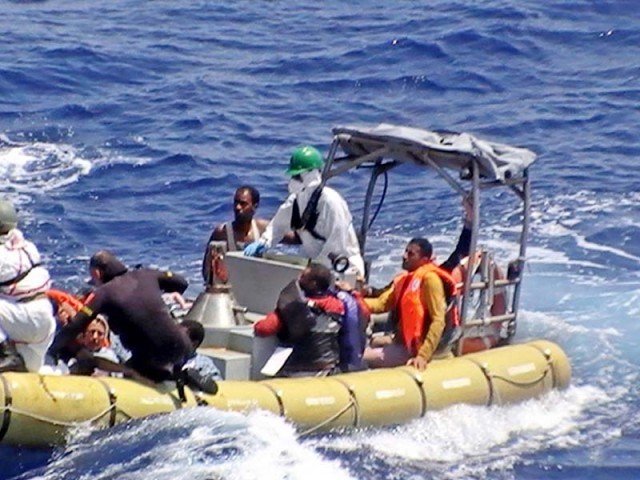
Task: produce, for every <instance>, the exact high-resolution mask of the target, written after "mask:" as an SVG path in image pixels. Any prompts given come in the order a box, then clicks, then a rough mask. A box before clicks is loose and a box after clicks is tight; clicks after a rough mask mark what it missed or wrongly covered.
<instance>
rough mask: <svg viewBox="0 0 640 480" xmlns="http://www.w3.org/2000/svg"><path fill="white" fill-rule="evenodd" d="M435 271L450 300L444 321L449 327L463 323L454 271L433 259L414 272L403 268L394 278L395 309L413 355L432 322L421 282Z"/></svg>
mask: <svg viewBox="0 0 640 480" xmlns="http://www.w3.org/2000/svg"><path fill="white" fill-rule="evenodd" d="M432 272H433V273H435V274H437V275H438V277H439V278H440V280H441V281H442V285H443V287H444V293H445V299H446V301H447V307H446V313H445V323H446V324H448V325H449V326H450V327H457V326H458V325H459V324H460V313H459V311H458V302H457V298H456V297H457V296H458V295H459V290H458V286H457V284H456V281H455V280H454V279H453V277H452V276H451V274H450V273H449V272H447V271H446V270H443V269H442V268H440V267H438V266H437V265H436V264H434V263H433V262H430V263H427V264H426V265H422V266H421V267H419V268H417V269H416V270H414V271H413V272H404V273H401V274H400V275H398V276H397V277H396V278H394V279H393V287H394V288H393V291H394V303H395V306H396V308H395V313H396V318H397V319H398V323H399V324H398V329H399V333H400V334H401V335H402V342H403V343H404V345H405V346H406V347H407V350H408V351H409V353H410V354H411V355H412V356H415V355H416V354H417V353H418V350H419V349H420V346H421V345H422V342H423V341H424V336H425V332H427V331H428V330H429V327H430V326H431V318H430V316H429V312H427V309H426V306H425V305H424V304H423V303H422V282H423V281H424V279H425V277H426V276H427V274H429V273H432Z"/></svg>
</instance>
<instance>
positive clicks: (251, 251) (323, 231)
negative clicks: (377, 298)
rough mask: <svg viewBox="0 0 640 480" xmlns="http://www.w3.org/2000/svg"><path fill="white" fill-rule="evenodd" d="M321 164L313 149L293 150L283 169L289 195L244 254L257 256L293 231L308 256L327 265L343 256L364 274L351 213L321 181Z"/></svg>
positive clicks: (340, 199) (330, 265)
mask: <svg viewBox="0 0 640 480" xmlns="http://www.w3.org/2000/svg"><path fill="white" fill-rule="evenodd" d="M323 167H324V159H323V157H322V154H321V153H320V152H319V151H318V150H317V149H316V148H314V147H312V146H303V147H298V148H296V149H295V150H294V151H293V154H292V155H291V158H290V160H289V168H288V169H287V170H286V172H285V173H286V174H287V175H289V176H290V177H291V178H290V180H289V186H288V188H289V197H288V198H287V200H286V201H285V202H284V203H283V204H282V205H281V206H280V208H279V209H278V211H277V212H276V214H275V216H274V217H273V218H272V219H271V222H269V225H267V228H266V229H265V231H264V233H263V234H262V236H261V237H260V240H258V241H257V242H253V243H251V244H249V245H248V246H247V247H246V248H245V250H244V253H245V255H248V256H257V255H260V254H261V253H262V252H264V251H266V250H267V249H268V248H270V247H271V246H272V245H273V244H274V243H278V242H279V241H280V240H282V238H283V237H284V236H285V235H286V234H287V232H289V231H291V230H293V231H295V232H296V233H297V235H298V236H299V238H300V241H301V242H302V248H303V250H304V253H305V254H306V255H307V256H308V257H309V258H312V259H313V260H315V261H317V262H320V263H323V264H325V265H326V266H328V267H332V266H334V265H335V264H337V263H336V262H337V261H339V262H340V261H341V262H344V260H345V259H346V260H348V265H349V267H351V268H352V269H353V270H355V272H356V273H357V274H358V275H359V276H361V277H364V261H363V259H362V256H361V254H360V246H359V244H358V238H357V237H356V232H355V230H354V229H353V224H352V217H351V212H350V211H349V207H348V206H347V203H346V202H345V200H344V199H343V198H342V196H341V195H340V194H339V193H338V192H336V191H335V190H334V189H332V188H330V187H326V186H324V185H323V184H322V173H321V170H322V168H323ZM339 262H338V263H339Z"/></svg>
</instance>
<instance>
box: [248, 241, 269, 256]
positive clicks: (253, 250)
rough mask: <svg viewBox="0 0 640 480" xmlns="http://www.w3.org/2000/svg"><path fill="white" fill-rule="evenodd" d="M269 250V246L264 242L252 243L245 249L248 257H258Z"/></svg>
mask: <svg viewBox="0 0 640 480" xmlns="http://www.w3.org/2000/svg"><path fill="white" fill-rule="evenodd" d="M266 250H267V246H266V245H265V244H264V243H263V242H260V241H258V242H251V243H250V244H249V245H247V246H246V247H244V254H245V255H246V256H247V257H257V256H259V255H261V254H263V253H264V252H265V251H266Z"/></svg>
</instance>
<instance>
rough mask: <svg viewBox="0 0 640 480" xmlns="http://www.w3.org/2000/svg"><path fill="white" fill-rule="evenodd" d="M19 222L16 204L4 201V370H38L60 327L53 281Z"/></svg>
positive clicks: (0, 204)
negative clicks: (49, 292) (55, 313)
mask: <svg viewBox="0 0 640 480" xmlns="http://www.w3.org/2000/svg"><path fill="white" fill-rule="evenodd" d="M17 225H18V218H17V215H16V211H15V208H14V207H13V204H11V203H10V202H8V201H4V200H0V372H8V371H18V372H21V371H22V372H24V371H27V370H28V371H30V372H37V371H39V370H40V368H42V366H43V365H44V357H45V354H46V352H47V349H48V348H49V345H51V342H52V341H53V336H54V334H55V330H56V321H55V318H54V316H53V307H52V305H51V302H49V299H48V298H47V295H46V292H47V290H49V288H50V286H51V281H50V279H49V272H48V271H47V269H46V268H44V267H43V266H42V264H41V260H40V253H39V252H38V249H37V248H36V246H35V245H34V244H33V243H32V242H30V241H28V240H26V239H25V238H24V236H23V234H22V232H21V231H20V230H18V228H16V227H17Z"/></svg>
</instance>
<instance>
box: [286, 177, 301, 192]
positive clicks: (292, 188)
mask: <svg viewBox="0 0 640 480" xmlns="http://www.w3.org/2000/svg"><path fill="white" fill-rule="evenodd" d="M303 187H304V183H302V181H300V180H296V179H295V178H293V177H292V178H291V180H289V185H288V186H287V188H288V189H289V194H290V195H293V194H295V193H300V192H301V191H302V188H303Z"/></svg>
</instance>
